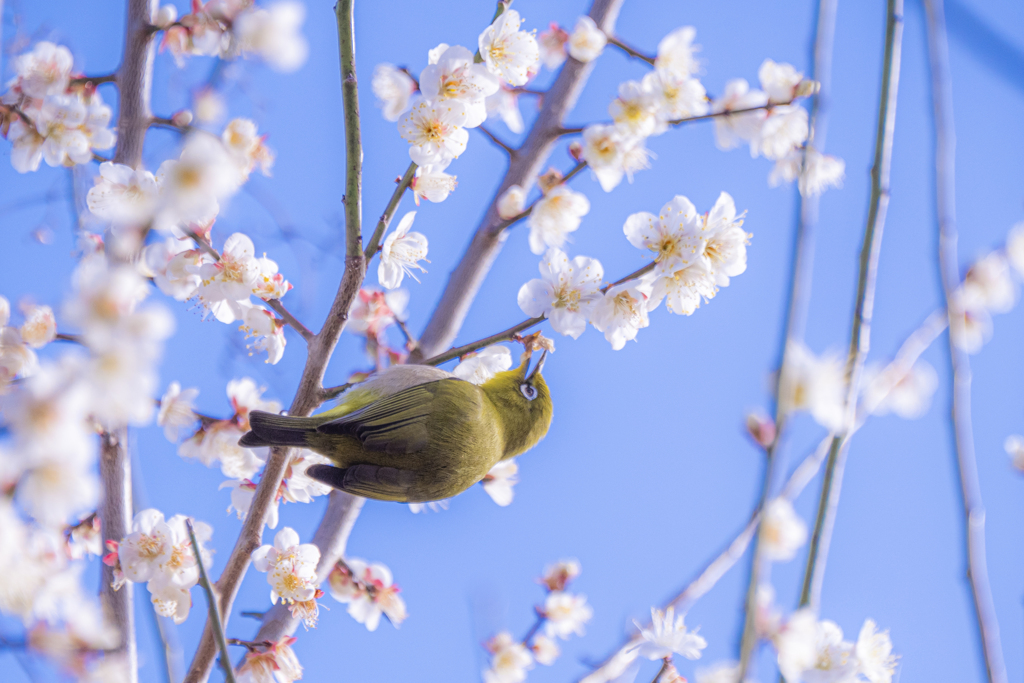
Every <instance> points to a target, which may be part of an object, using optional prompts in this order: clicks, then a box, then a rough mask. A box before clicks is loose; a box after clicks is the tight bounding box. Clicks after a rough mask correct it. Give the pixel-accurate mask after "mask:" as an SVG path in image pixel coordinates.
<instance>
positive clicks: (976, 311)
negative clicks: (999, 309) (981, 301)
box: [951, 308, 992, 354]
mask: <svg viewBox="0 0 1024 683" xmlns="http://www.w3.org/2000/svg"><path fill="white" fill-rule="evenodd" d="M961 313H962V315H961V316H959V318H958V319H954V321H953V324H952V325H951V327H952V330H951V332H952V334H951V339H952V340H953V343H954V344H956V345H957V346H958V347H960V348H961V349H963V350H964V351H966V352H967V353H970V354H975V353H978V352H979V351H981V347H983V346H984V345H985V344H986V343H988V340H989V339H991V338H992V316H991V315H989V312H988V311H987V310H985V309H984V308H973V309H972V308H964V309H963V310H962V311H961Z"/></svg>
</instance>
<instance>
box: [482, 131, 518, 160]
mask: <svg viewBox="0 0 1024 683" xmlns="http://www.w3.org/2000/svg"><path fill="white" fill-rule="evenodd" d="M476 129H477V130H478V131H480V132H481V133H483V134H484V135H486V136H487V137H488V139H490V141H491V142H493V143H494V144H495V145H497V146H498V147H500V148H502V149H503V150H505V154H507V155H509V156H510V157H514V156H515V155H516V154H518V152H516V150H515V148H513V147H511V146H509V145H507V144H505V143H504V142H502V141H501V139H500V138H498V136H497V135H495V134H494V133H492V132H491V131H489V130H488V129H487V126H485V125H483V124H482V123H481V124H480V125H479V126H477V127H476Z"/></svg>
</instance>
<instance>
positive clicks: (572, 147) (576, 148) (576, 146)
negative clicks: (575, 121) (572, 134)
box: [569, 140, 583, 163]
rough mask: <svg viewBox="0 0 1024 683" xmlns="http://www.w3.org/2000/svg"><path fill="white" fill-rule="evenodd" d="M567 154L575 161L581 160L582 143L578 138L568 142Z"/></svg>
mask: <svg viewBox="0 0 1024 683" xmlns="http://www.w3.org/2000/svg"><path fill="white" fill-rule="evenodd" d="M569 156H571V157H572V158H573V160H574V161H576V162H577V163H579V162H580V161H583V143H581V142H580V141H579V140H573V141H572V142H571V143H570V144H569Z"/></svg>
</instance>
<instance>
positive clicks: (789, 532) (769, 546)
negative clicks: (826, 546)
mask: <svg viewBox="0 0 1024 683" xmlns="http://www.w3.org/2000/svg"><path fill="white" fill-rule="evenodd" d="M806 542H807V524H806V523H805V522H804V520H802V519H800V516H799V515H797V514H796V511H795V510H794V509H793V504H792V503H790V502H789V501H788V500H787V499H785V498H775V499H773V500H771V501H770V502H769V503H768V505H766V506H765V510H764V517H763V518H762V520H761V544H762V545H761V547H762V552H763V553H764V557H765V559H767V560H771V561H773V562H785V561H787V560H791V559H793V557H794V556H795V555H796V551H797V550H799V549H800V547H801V546H803V544H804V543H806Z"/></svg>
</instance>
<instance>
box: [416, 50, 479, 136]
mask: <svg viewBox="0 0 1024 683" xmlns="http://www.w3.org/2000/svg"><path fill="white" fill-rule="evenodd" d="M420 90H421V91H422V92H423V96H424V97H425V98H427V99H428V100H430V101H432V102H444V101H449V100H455V101H457V102H461V103H462V104H463V105H465V107H466V117H465V119H464V120H463V123H462V126H464V127H465V128H475V127H476V126H479V125H480V124H481V123H483V122H484V120H486V118H487V107H486V105H485V104H484V99H485V98H487V97H489V96H490V95H493V94H494V93H496V92H497V91H498V79H497V77H495V76H494V75H493V74H492V73H491V72H490V71H488V69H487V67H485V66H484V65H482V64H474V63H473V53H472V52H470V51H469V50H467V49H466V48H464V47H462V46H461V45H453V46H451V47H449V48H447V49H446V50H444V51H442V52H441V53H440V54H439V55H438V59H437V62H436V63H431V64H429V65H428V66H427V67H426V68H425V69H423V71H422V72H421V73H420Z"/></svg>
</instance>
